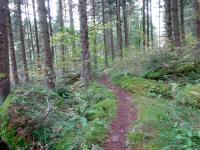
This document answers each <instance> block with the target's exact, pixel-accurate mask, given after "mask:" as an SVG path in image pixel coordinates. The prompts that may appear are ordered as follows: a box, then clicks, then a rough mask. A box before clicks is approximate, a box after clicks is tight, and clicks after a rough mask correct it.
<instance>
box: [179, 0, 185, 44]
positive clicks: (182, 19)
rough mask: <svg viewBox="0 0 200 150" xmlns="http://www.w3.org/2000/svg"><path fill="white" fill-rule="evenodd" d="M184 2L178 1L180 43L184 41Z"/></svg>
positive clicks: (183, 0)
mask: <svg viewBox="0 0 200 150" xmlns="http://www.w3.org/2000/svg"><path fill="white" fill-rule="evenodd" d="M184 7H185V0H180V25H181V26H180V27H181V29H180V30H181V41H182V42H184V41H185V20H184Z"/></svg>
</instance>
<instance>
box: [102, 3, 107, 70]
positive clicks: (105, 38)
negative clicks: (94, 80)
mask: <svg viewBox="0 0 200 150" xmlns="http://www.w3.org/2000/svg"><path fill="white" fill-rule="evenodd" d="M104 9H105V0H102V21H103V25H104V26H105V24H106V19H105V10H104ZM103 40H104V56H105V67H106V68H107V67H108V48H107V37H106V29H105V27H104V28H103Z"/></svg>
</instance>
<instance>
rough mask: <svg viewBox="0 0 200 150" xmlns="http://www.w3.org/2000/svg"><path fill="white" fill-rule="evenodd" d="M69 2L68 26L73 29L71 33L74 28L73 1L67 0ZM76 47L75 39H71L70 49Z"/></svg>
mask: <svg viewBox="0 0 200 150" xmlns="http://www.w3.org/2000/svg"><path fill="white" fill-rule="evenodd" d="M68 3H69V18H70V28H71V30H72V31H73V33H74V32H75V30H74V13H73V3H72V0H68ZM75 48H76V41H75V40H73V43H72V49H73V50H74V49H75Z"/></svg>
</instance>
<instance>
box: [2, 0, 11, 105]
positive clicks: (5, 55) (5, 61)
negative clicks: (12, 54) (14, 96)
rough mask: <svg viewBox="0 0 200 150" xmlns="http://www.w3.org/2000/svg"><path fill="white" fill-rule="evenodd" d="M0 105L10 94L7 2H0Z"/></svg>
mask: <svg viewBox="0 0 200 150" xmlns="http://www.w3.org/2000/svg"><path fill="white" fill-rule="evenodd" d="M0 10H1V13H0V104H2V103H3V101H4V100H5V98H6V97H7V96H8V94H9V93H10V77H9V49H8V31H7V25H8V20H7V18H8V0H0Z"/></svg>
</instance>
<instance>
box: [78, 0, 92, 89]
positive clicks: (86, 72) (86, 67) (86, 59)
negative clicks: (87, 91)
mask: <svg viewBox="0 0 200 150" xmlns="http://www.w3.org/2000/svg"><path fill="white" fill-rule="evenodd" d="M79 18H80V32H81V45H82V68H81V78H82V79H83V81H84V82H85V85H86V86H87V85H88V84H89V81H90V54H89V41H88V24H87V4H86V0H79Z"/></svg>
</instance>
